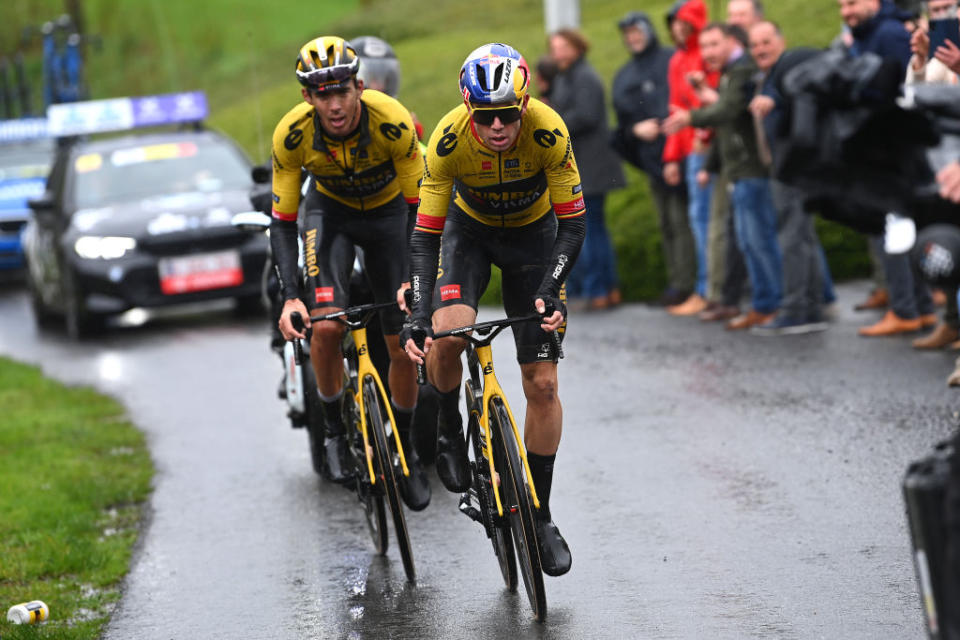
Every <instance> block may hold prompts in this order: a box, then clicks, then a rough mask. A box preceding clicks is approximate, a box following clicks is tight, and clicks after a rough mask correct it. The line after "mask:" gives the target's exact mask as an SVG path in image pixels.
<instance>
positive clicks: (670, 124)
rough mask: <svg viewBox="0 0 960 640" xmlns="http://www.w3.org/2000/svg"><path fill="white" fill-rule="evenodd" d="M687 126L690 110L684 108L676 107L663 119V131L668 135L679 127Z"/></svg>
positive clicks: (679, 128)
mask: <svg viewBox="0 0 960 640" xmlns="http://www.w3.org/2000/svg"><path fill="white" fill-rule="evenodd" d="M689 126H690V112H689V111H686V110H684V109H677V110H676V111H674V112H673V113H671V114H670V117H668V118H667V119H666V120H664V121H663V132H664V133H665V134H667V135H668V136H672V135H673V134H675V133H677V132H678V131H680V130H681V129H684V128H686V127H689Z"/></svg>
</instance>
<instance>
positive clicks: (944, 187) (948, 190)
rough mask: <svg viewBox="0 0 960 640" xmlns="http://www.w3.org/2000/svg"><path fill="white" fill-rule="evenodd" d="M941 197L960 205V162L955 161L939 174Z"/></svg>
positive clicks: (938, 182) (938, 181)
mask: <svg viewBox="0 0 960 640" xmlns="http://www.w3.org/2000/svg"><path fill="white" fill-rule="evenodd" d="M937 184H939V185H940V197H941V198H943V199H944V200H949V201H951V202H955V203H957V204H960V161H956V160H955V161H953V162H951V163H950V164H948V165H947V166H945V167H944V168H943V169H941V170H940V171H939V172H938V173H937Z"/></svg>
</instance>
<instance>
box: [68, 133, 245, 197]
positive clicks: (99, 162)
mask: <svg viewBox="0 0 960 640" xmlns="http://www.w3.org/2000/svg"><path fill="white" fill-rule="evenodd" d="M74 172H75V173H76V176H77V180H76V187H75V193H76V205H77V207H78V208H80V209H85V208H91V207H98V206H102V205H104V204H106V203H110V202H123V201H128V200H139V199H143V198H150V197H155V196H166V195H173V194H177V193H184V192H195V191H199V192H212V191H223V190H226V189H247V188H249V186H250V169H249V167H248V166H247V165H246V164H245V163H244V161H243V159H242V157H241V156H240V154H239V153H238V152H237V151H236V150H235V149H233V148H232V147H230V146H229V145H227V144H223V143H218V142H210V141H208V140H205V141H182V142H170V143H163V144H151V145H144V146H132V147H124V148H122V149H116V150H114V151H109V152H102V153H86V154H82V155H80V156H77V158H76V159H75V160H74Z"/></svg>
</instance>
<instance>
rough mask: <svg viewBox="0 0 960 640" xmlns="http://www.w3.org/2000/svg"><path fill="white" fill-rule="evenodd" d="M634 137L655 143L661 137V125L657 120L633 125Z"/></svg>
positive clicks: (643, 121) (651, 119) (653, 119)
mask: <svg viewBox="0 0 960 640" xmlns="http://www.w3.org/2000/svg"><path fill="white" fill-rule="evenodd" d="M633 135H634V137H635V138H640V139H641V140H643V141H644V142H653V141H654V140H656V139H657V136H659V135H660V123H659V122H658V121H657V119H656V118H650V119H648V120H641V121H640V122H638V123H636V124H635V125H633Z"/></svg>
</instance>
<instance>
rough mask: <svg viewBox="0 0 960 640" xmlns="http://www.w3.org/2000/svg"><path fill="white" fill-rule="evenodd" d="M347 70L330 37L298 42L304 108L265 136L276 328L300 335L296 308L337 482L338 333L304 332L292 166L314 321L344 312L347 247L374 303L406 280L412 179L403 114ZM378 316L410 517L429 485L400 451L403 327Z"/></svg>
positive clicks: (343, 464)
mask: <svg viewBox="0 0 960 640" xmlns="http://www.w3.org/2000/svg"><path fill="white" fill-rule="evenodd" d="M359 65H360V60H359V58H358V57H357V54H356V51H354V49H353V48H352V47H350V46H349V45H348V44H347V43H346V42H345V41H344V40H343V39H342V38H338V37H335V36H324V37H320V38H317V39H315V40H311V41H310V42H308V43H306V44H305V45H304V46H303V47H302V48H301V49H300V53H299V55H298V56H297V60H296V73H297V80H299V82H300V84H301V85H303V88H302V90H301V95H302V96H303V100H304V102H303V104H299V105H297V106H295V107H294V108H293V109H291V110H290V111H289V112H288V113H287V114H286V115H285V116H284V117H283V118H282V119H281V120H280V123H279V124H278V125H277V128H276V130H275V131H274V134H273V200H274V205H273V222H272V224H271V226H270V241H271V246H272V248H273V252H274V256H275V257H276V261H277V269H278V272H279V275H280V281H281V286H282V289H283V296H284V300H285V302H284V305H283V312H282V314H281V316H280V322H279V326H280V331H281V332H282V333H283V335H284V337H285V338H286V339H287V340H292V339H293V338H294V337H304V336H303V334H302V333H300V332H298V331H297V330H296V329H295V328H294V327H293V325H292V324H291V321H290V314H291V313H293V312H294V311H297V312H299V313H300V314H301V315H302V316H303V317H304V318H305V320H306V322H305V324H306V325H307V327H308V328H310V329H311V331H312V339H311V342H310V352H311V360H312V362H313V367H314V371H315V372H316V375H317V387H318V393H319V396H320V401H321V407H322V412H323V417H324V422H325V423H326V433H327V437H326V439H325V441H324V447H325V449H326V459H327V469H326V472H327V477H328V478H329V479H331V480H333V481H334V482H340V483H343V482H347V481H348V480H350V479H351V477H352V472H351V469H350V468H349V460H348V454H347V443H346V437H345V426H344V422H343V417H342V415H341V399H342V397H343V355H342V353H341V348H340V344H341V339H342V337H343V332H344V326H343V324H341V323H339V322H336V321H325V322H317V323H313V324H312V325H311V324H310V322H309V314H308V313H307V309H306V306H305V305H304V303H303V301H301V299H300V286H299V283H300V278H299V274H298V269H297V258H298V253H299V250H298V246H297V234H298V230H297V210H298V207H299V204H300V171H301V167H302V168H305V169H306V170H307V171H309V172H310V174H312V176H313V182H314V185H315V188H312V189H310V191H309V193H308V194H307V196H306V201H305V203H304V217H305V220H304V222H305V224H304V229H305V232H304V238H303V246H304V270H305V272H306V291H305V292H304V295H305V298H306V300H307V302H308V303H309V305H310V307H311V308H312V309H313V311H315V312H317V313H321V314H322V313H331V312H334V311H338V310H341V309H343V308H345V307H347V306H349V302H350V301H349V299H348V292H349V286H350V274H351V272H352V270H353V263H354V245H357V246H359V247H361V248H362V249H363V252H364V267H365V272H366V274H367V275H368V278H369V281H370V285H371V288H372V290H373V296H374V299H375V300H376V301H377V302H390V301H392V300H394V294H395V292H396V290H397V287H399V286H400V285H401V283H402V282H403V281H405V280H406V274H407V271H408V264H407V259H406V248H407V239H408V237H409V233H408V229H409V227H408V221H409V218H410V216H412V215H414V212H415V211H416V207H417V203H418V183H419V181H420V179H421V177H422V175H423V161H422V159H421V155H420V148H419V146H418V144H417V136H416V133H415V131H414V127H413V121H412V120H411V119H410V113H409V112H408V111H407V109H406V108H404V106H403V105H401V104H400V103H399V102H397V101H396V100H395V99H393V98H391V97H390V96H387V95H386V94H383V93H381V92H379V91H372V90H364V85H363V82H362V81H361V80H359V79H358V78H357V70H358V68H359ZM380 321H381V325H382V326H383V333H384V337H385V339H386V343H387V349H388V352H389V355H390V372H389V376H388V379H389V386H390V391H391V395H392V403H393V410H394V416H395V417H396V421H397V424H396V425H395V426H396V427H397V431H398V432H399V433H400V436H401V438H402V442H403V444H404V448H405V451H409V452H410V454H409V456H408V458H407V461H408V467H409V469H410V477H409V478H406V477H403V476H401V477H402V478H403V479H402V481H401V489H402V493H403V497H404V501H405V502H406V503H407V506H409V507H410V508H411V509H414V510H420V509H423V508H425V507H426V506H427V504H429V502H430V485H429V482H428V481H427V478H426V475H425V474H424V472H423V467H422V466H421V465H420V463H419V460H418V458H417V457H416V453H415V451H414V449H413V448H412V447H408V446H407V445H408V444H409V441H410V439H409V431H410V420H411V416H412V413H413V409H414V405H415V404H416V398H417V383H416V374H415V369H414V367H413V365H412V364H411V363H410V361H409V360H408V359H407V358H406V357H405V356H404V353H403V350H402V349H401V348H400V345H399V342H398V339H397V334H398V333H399V332H400V328H401V326H402V324H403V314H402V312H401V311H400V309H399V307H398V308H396V309H389V310H387V311H384V312H381V315H380Z"/></svg>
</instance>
